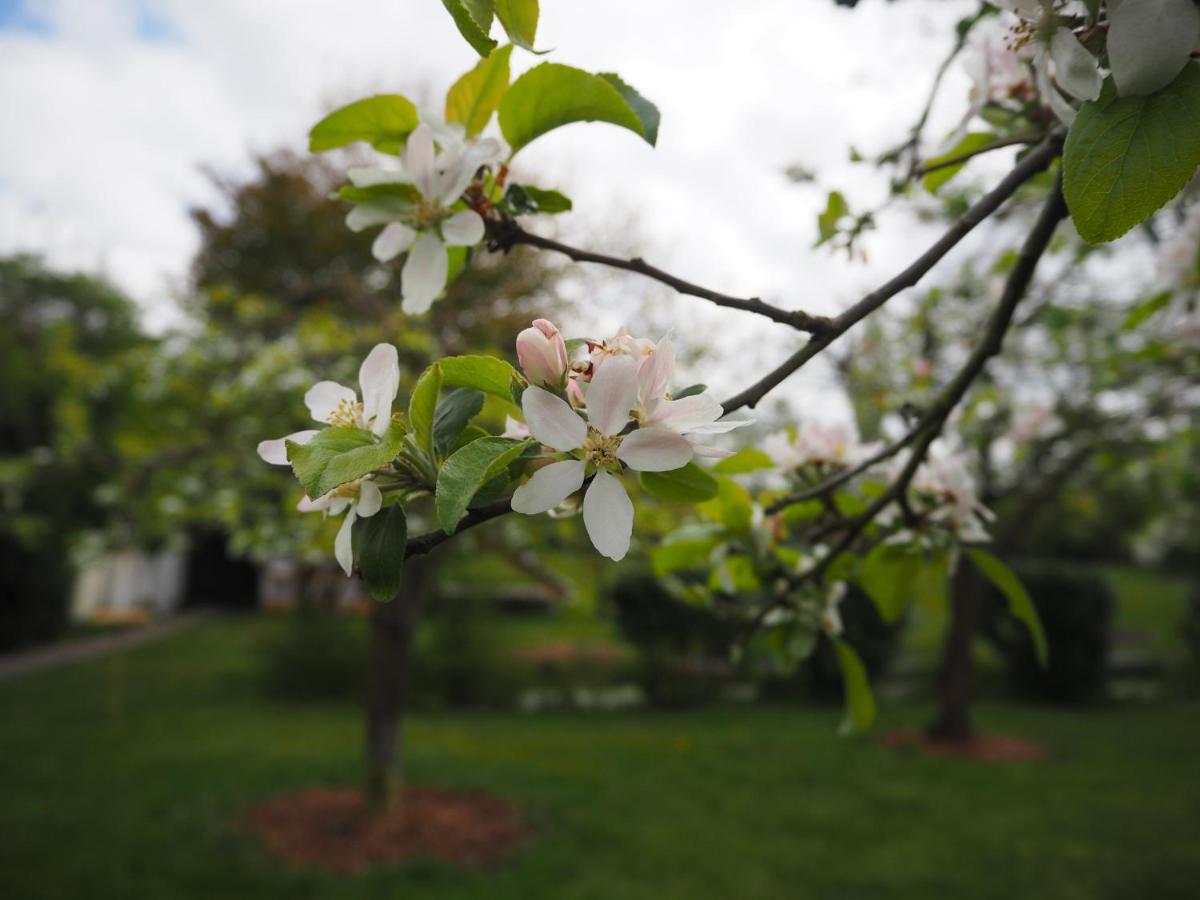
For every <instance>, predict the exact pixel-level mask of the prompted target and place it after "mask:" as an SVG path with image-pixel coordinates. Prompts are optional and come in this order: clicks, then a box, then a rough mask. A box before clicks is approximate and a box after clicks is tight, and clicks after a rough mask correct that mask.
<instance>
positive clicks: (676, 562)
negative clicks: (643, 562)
mask: <svg viewBox="0 0 1200 900" xmlns="http://www.w3.org/2000/svg"><path fill="white" fill-rule="evenodd" d="M716 546H717V537H716V536H715V535H709V536H707V537H697V538H684V539H680V540H668V541H665V542H664V543H661V544H659V545H658V546H657V547H655V548H654V550H653V551H651V553H650V563H651V565H652V566H653V567H654V574H655V576H656V577H658V578H663V577H665V576H667V575H672V574H674V573H675V572H679V571H682V570H684V569H704V568H707V567H708V562H709V557H710V556H711V554H712V551H713V548H714V547H716Z"/></svg>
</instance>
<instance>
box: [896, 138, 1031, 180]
mask: <svg viewBox="0 0 1200 900" xmlns="http://www.w3.org/2000/svg"><path fill="white" fill-rule="evenodd" d="M1040 136H1041V135H1037V134H1015V135H1012V136H1011V137H1004V138H997V139H996V140H994V141H991V142H990V143H987V144H984V145H983V146H982V147H977V148H976V149H974V150H967V151H965V152H963V153H956V154H954V155H953V156H947V157H946V158H945V159H939V160H938V161H937V162H931V163H926V164H925V165H923V166H917V168H915V169H914V170H913V177H914V178H924V177H925V176H926V175H928V174H929V173H930V172H936V171H938V170H939V169H948V168H950V167H951V166H958V165H962V164H963V163H965V162H966V161H967V160H970V159H974V158H975V157H976V156H983V155H984V154H985V153H991V152H992V151H994V150H1003V149H1004V148H1005V147H1012V146H1015V145H1016V144H1032V143H1033V142H1034V141H1036V140H1037V139H1038V138H1039V137H1040Z"/></svg>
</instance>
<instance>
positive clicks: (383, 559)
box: [350, 504, 408, 600]
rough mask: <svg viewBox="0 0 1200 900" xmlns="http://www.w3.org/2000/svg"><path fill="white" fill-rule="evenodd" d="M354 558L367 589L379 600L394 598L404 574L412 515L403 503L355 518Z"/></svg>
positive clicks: (353, 532) (352, 533)
mask: <svg viewBox="0 0 1200 900" xmlns="http://www.w3.org/2000/svg"><path fill="white" fill-rule="evenodd" d="M350 540H351V544H352V546H353V547H354V558H355V559H356V560H358V567H359V569H360V571H361V572H362V577H363V582H364V583H365V584H366V586H367V592H368V593H369V594H370V595H371V596H372V597H374V598H375V599H376V600H391V599H392V598H393V597H395V596H396V594H397V593H398V592H399V591H400V584H401V582H402V580H403V577H404V549H405V545H406V544H407V543H408V517H407V516H406V515H405V513H404V507H402V506H400V505H399V504H392V505H391V506H385V507H384V508H383V509H381V510H380V511H379V512H377V513H375V515H373V516H369V517H367V518H359V519H355V521H354V530H353V531H351V533H350Z"/></svg>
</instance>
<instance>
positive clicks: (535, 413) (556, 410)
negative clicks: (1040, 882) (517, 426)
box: [521, 385, 587, 451]
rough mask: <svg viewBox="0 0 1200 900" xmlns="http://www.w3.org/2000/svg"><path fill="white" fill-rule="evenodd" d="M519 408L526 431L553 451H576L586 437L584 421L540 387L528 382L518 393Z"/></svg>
mask: <svg viewBox="0 0 1200 900" xmlns="http://www.w3.org/2000/svg"><path fill="white" fill-rule="evenodd" d="M521 410H522V412H524V413H525V421H526V423H528V425H529V431H530V433H531V434H533V436H534V437H535V438H537V439H538V440H539V441H541V442H542V443H543V444H545V445H546V446H547V447H552V448H553V449H555V450H562V451H567V450H575V449H576V448H578V447H582V446H583V442H584V441H585V440H587V424H586V423H585V422H584V421H583V419H581V418H579V414H578V413H577V412H575V410H573V409H571V407H570V405H569V404H568V403H567V401H565V400H563V399H562V398H561V397H556V396H555V395H554V394H552V393H550V392H549V391H547V390H544V389H542V388H540V387H536V386H534V385H530V386H529V387H527V388H525V393H524V394H523V395H522V396H521Z"/></svg>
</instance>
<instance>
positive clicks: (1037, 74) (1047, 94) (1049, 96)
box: [1033, 48, 1075, 125]
mask: <svg viewBox="0 0 1200 900" xmlns="http://www.w3.org/2000/svg"><path fill="white" fill-rule="evenodd" d="M1048 66H1049V59H1048V57H1047V55H1046V52H1045V51H1044V50H1042V49H1040V48H1039V49H1038V51H1037V55H1036V56H1035V57H1034V60H1033V80H1034V82H1035V83H1036V84H1037V89H1038V95H1039V96H1040V97H1041V98H1042V99H1043V100H1045V101H1046V103H1047V104H1049V106H1050V110H1051V111H1052V112H1053V113H1054V115H1055V116H1056V117H1057V118H1058V120H1059V121H1060V122H1062V123H1063V124H1064V125H1070V124H1071V123H1072V122H1074V121H1075V107H1073V106H1072V105H1071V104H1070V103H1068V102H1067V100H1066V98H1065V97H1063V95H1062V94H1061V93H1060V92H1059V90H1058V88H1056V87H1055V86H1054V85H1053V84H1052V83H1051V82H1050V73H1049V71H1048Z"/></svg>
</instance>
